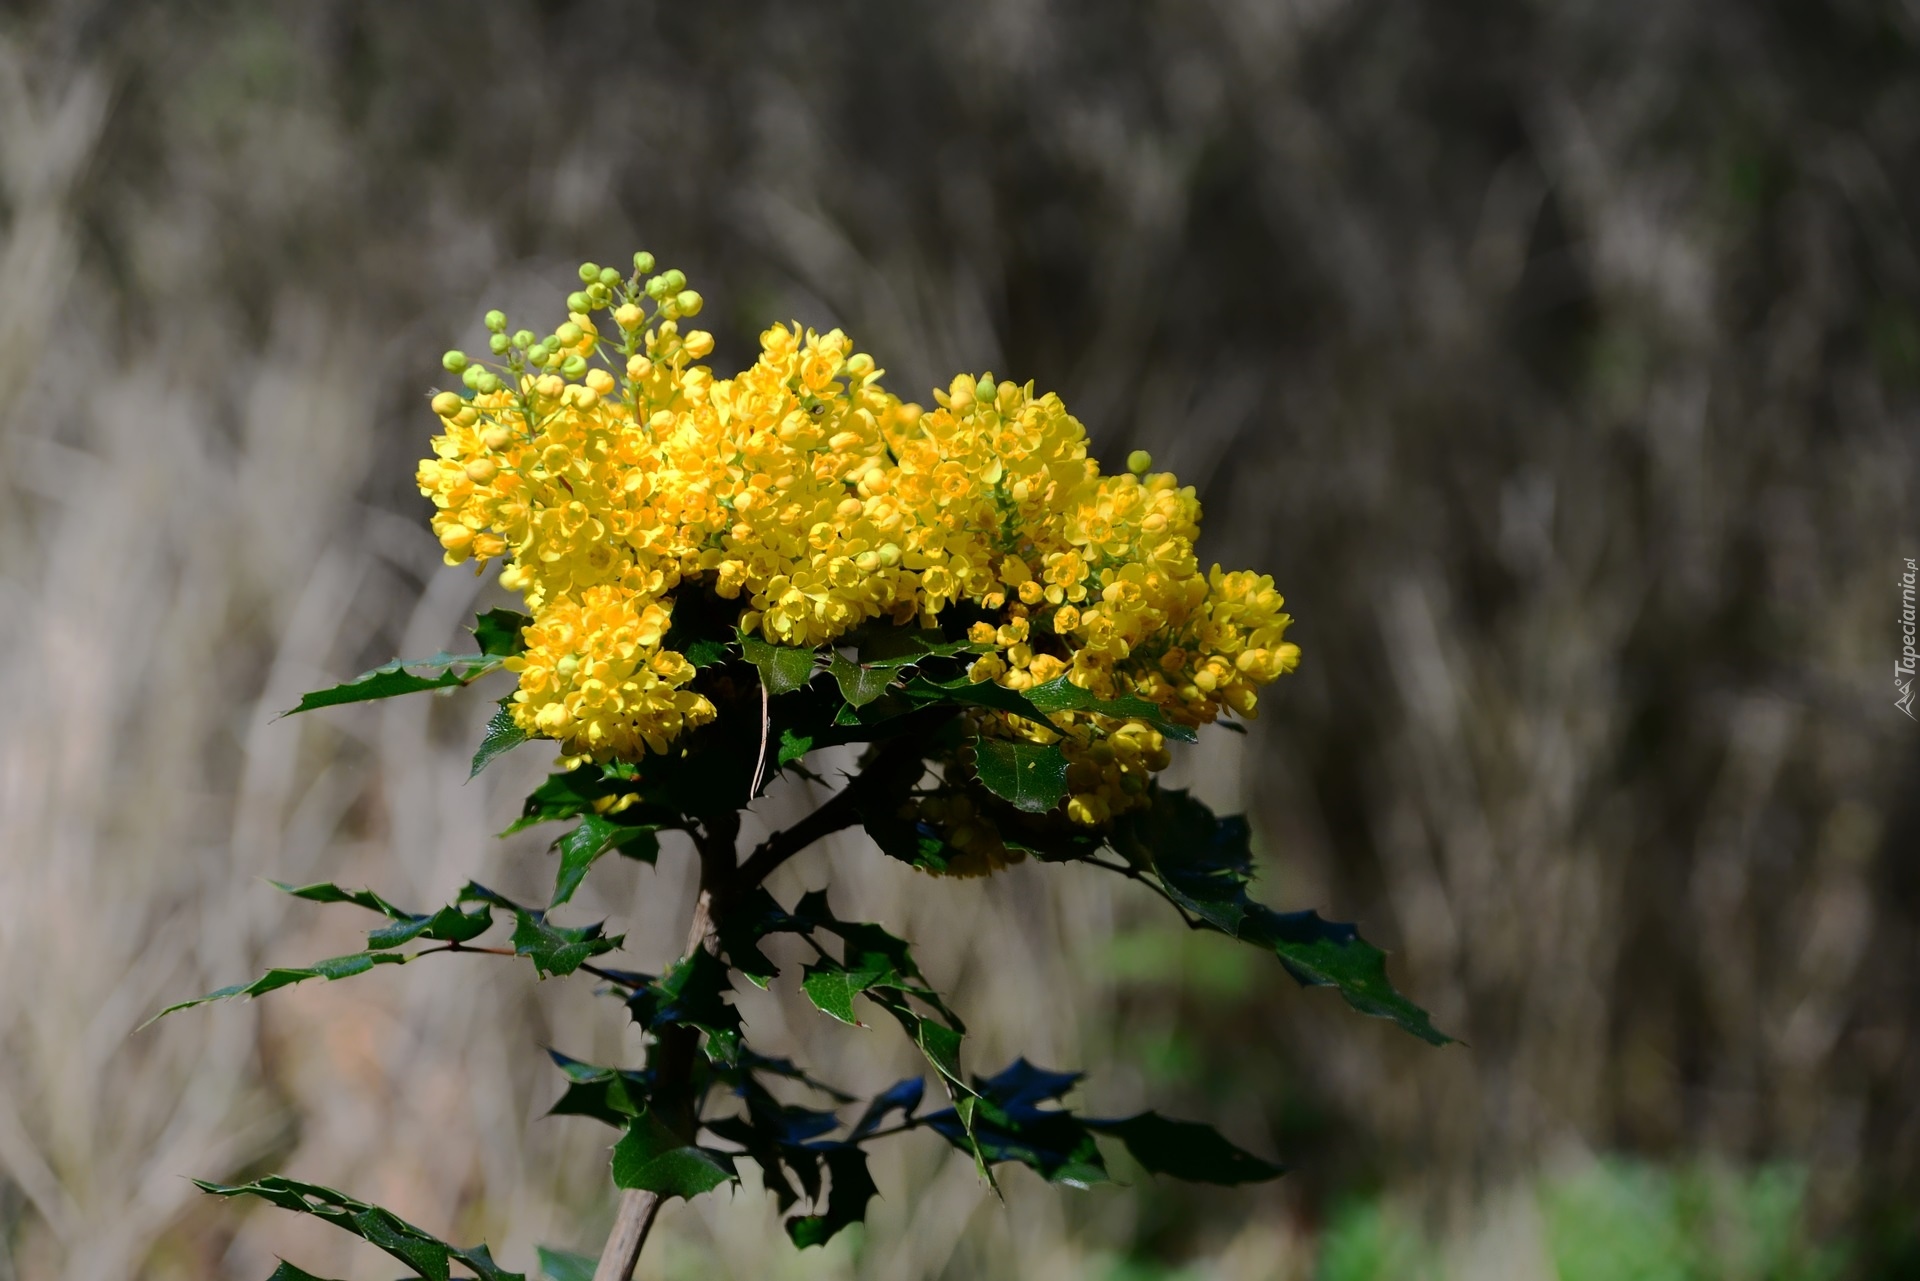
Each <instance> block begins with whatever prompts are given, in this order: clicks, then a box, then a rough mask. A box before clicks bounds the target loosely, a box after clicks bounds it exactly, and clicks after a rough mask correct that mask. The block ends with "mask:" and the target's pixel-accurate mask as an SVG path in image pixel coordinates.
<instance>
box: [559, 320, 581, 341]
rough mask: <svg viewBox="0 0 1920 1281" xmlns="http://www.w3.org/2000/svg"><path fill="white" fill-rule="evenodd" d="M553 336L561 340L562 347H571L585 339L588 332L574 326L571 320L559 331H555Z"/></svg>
mask: <svg viewBox="0 0 1920 1281" xmlns="http://www.w3.org/2000/svg"><path fill="white" fill-rule="evenodd" d="M553 336H554V337H555V338H557V339H559V340H560V345H561V346H562V347H571V346H573V345H574V344H575V343H577V342H579V341H580V340H581V339H582V338H583V337H585V336H586V331H585V330H583V329H581V328H580V326H578V325H576V324H574V323H573V322H572V321H571V320H569V321H567V322H566V323H565V324H564V325H561V326H560V327H559V328H558V329H556V330H554V331H553Z"/></svg>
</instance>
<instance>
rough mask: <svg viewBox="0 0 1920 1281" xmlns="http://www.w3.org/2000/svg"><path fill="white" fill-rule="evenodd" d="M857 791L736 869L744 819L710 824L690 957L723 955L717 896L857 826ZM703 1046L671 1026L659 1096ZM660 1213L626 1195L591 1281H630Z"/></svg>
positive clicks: (656, 1200)
mask: <svg viewBox="0 0 1920 1281" xmlns="http://www.w3.org/2000/svg"><path fill="white" fill-rule="evenodd" d="M858 786H859V780H855V782H853V783H852V784H849V785H848V786H847V787H845V788H842V789H841V790H840V791H839V792H838V793H837V794H836V795H835V796H834V797H833V799H832V800H829V801H828V802H827V803H826V804H824V805H822V806H821V807H820V808H819V809H817V810H815V811H814V812H813V813H811V814H809V815H807V817H805V818H803V819H801V820H800V821H799V822H798V823H795V824H794V825H793V826H792V827H790V828H787V829H786V830H784V831H780V832H775V833H774V834H773V835H772V836H769V837H768V838H767V839H766V840H764V841H762V842H760V844H759V845H758V846H756V847H755V848H754V851H753V853H752V854H751V855H749V856H748V858H747V860H746V862H744V863H741V864H740V865H739V866H738V867H736V866H735V865H734V860H735V858H736V854H735V842H736V840H737V839H738V837H739V834H740V816H739V815H738V814H737V813H736V814H728V815H726V816H724V817H721V818H717V819H715V820H713V821H711V822H710V823H708V824H707V825H706V826H705V828H704V830H703V831H702V832H700V833H699V834H698V835H697V836H696V838H695V843H696V844H697V845H698V847H699V850H700V897H699V898H698V899H697V900H695V902H694V906H693V920H692V922H691V923H690V924H689V925H688V927H687V947H686V952H687V954H689V955H691V954H692V952H693V951H694V949H695V948H703V949H705V950H706V951H707V952H709V953H712V952H717V951H718V950H719V947H720V938H719V935H718V934H717V933H716V932H715V930H714V922H713V914H714V900H715V899H716V898H719V899H722V900H725V899H728V898H732V897H734V896H736V895H739V894H743V893H745V892H746V891H748V890H750V889H752V888H753V887H754V886H756V885H758V884H760V883H761V882H762V881H764V880H766V878H767V875H768V873H770V872H772V871H773V870H774V869H775V868H777V867H779V866H780V865H781V864H782V863H784V862H786V861H787V860H788V859H790V858H792V857H793V856H794V855H795V854H798V853H799V852H800V851H801V850H803V849H805V848H807V846H809V845H811V844H813V843H814V842H815V841H817V840H819V839H820V838H821V837H823V836H827V835H829V834H830V833H833V832H837V831H840V830H841V829H842V828H846V827H851V826H853V825H854V824H855V823H857V822H859V821H860V813H859V809H858V804H857V802H858V797H857V796H856V795H854V789H855V788H856V787H858ZM698 1048H699V1033H698V1032H697V1031H696V1030H695V1029H693V1028H690V1027H684V1026H683V1027H675V1028H671V1029H669V1030H668V1031H667V1032H666V1033H665V1034H664V1035H663V1036H662V1037H661V1038H660V1041H659V1043H658V1044H657V1045H656V1046H655V1053H656V1054H657V1055H658V1060H657V1062H658V1065H659V1066H658V1071H657V1072H656V1074H655V1076H654V1090H655V1094H656V1097H669V1098H670V1097H672V1095H673V1093H674V1092H675V1091H676V1089H678V1088H679V1087H682V1086H684V1084H685V1083H686V1080H687V1078H688V1077H689V1076H690V1075H691V1073H692V1070H693V1056H694V1053H695V1051H696V1050H697V1049H698ZM678 1119H679V1120H680V1122H681V1127H682V1128H684V1129H685V1130H686V1133H687V1141H688V1142H692V1140H693V1135H694V1132H695V1131H696V1130H697V1129H698V1128H699V1117H698V1116H697V1115H696V1114H695V1110H694V1109H693V1108H691V1107H689V1110H688V1113H687V1115H685V1116H684V1117H681V1118H678ZM659 1213H660V1196H659V1194H658V1193H655V1192H645V1191H642V1190H640V1189H638V1188H629V1189H627V1190H626V1191H625V1192H623V1193H621V1195H620V1209H619V1212H618V1213H617V1214H615V1216H614V1220H613V1231H612V1232H611V1233H609V1234H608V1236H607V1244H606V1246H605V1248H604V1249H602V1251H601V1253H600V1263H599V1266H598V1267H596V1268H595V1269H594V1271H593V1281H632V1279H633V1269H634V1265H635V1264H636V1263H638V1262H639V1260H640V1249H641V1247H642V1246H644V1245H645V1244H646V1243H647V1234H648V1233H649V1232H651V1231H652V1230H653V1221H654V1218H655V1217H656V1216H657V1215H658V1214H659Z"/></svg>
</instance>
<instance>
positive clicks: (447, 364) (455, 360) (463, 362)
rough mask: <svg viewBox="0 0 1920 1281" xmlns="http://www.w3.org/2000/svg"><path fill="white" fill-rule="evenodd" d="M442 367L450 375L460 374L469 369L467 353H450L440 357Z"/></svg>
mask: <svg viewBox="0 0 1920 1281" xmlns="http://www.w3.org/2000/svg"><path fill="white" fill-rule="evenodd" d="M440 367H441V368H442V369H444V370H446V371H447V372H448V373H450V374H457V373H459V372H460V371H461V370H462V369H465V368H466V367H467V353H466V352H464V351H450V352H448V353H447V354H446V355H444V356H442V357H440Z"/></svg>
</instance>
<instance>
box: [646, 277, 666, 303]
mask: <svg viewBox="0 0 1920 1281" xmlns="http://www.w3.org/2000/svg"><path fill="white" fill-rule="evenodd" d="M671 292H672V291H671V290H669V289H668V288H667V278H666V277H665V276H653V277H651V278H649V279H648V281H647V297H649V298H651V299H653V300H654V301H655V302H658V301H659V300H660V299H662V298H665V297H666V296H667V295H668V294H669V293H671Z"/></svg>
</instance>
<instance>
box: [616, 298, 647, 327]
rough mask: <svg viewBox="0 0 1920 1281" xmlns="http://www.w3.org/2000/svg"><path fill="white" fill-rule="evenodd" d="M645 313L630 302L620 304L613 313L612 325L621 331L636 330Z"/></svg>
mask: <svg viewBox="0 0 1920 1281" xmlns="http://www.w3.org/2000/svg"><path fill="white" fill-rule="evenodd" d="M645 318H646V313H645V312H643V311H641V310H640V309H639V308H638V307H636V306H634V305H633V304H632V303H630V302H625V303H621V304H620V306H619V307H618V308H617V309H615V311H614V313H613V323H614V324H616V325H618V326H620V328H622V329H638V328H639V327H640V322H641V321H642V320H644V319H645Z"/></svg>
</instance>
